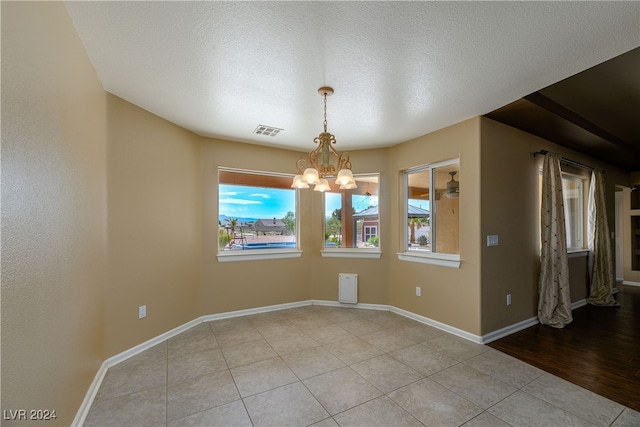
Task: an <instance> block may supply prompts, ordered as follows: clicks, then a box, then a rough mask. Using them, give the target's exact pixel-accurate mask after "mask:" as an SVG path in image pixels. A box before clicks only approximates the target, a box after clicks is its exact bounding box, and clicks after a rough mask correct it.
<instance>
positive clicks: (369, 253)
mask: <svg viewBox="0 0 640 427" xmlns="http://www.w3.org/2000/svg"><path fill="white" fill-rule="evenodd" d="M320 254H321V255H322V257H323V258H370V259H379V258H380V255H382V252H380V251H379V250H374V249H327V250H323V251H320Z"/></svg>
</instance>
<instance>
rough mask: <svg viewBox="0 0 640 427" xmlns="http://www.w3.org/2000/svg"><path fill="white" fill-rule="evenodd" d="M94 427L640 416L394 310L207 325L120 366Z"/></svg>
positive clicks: (470, 422)
mask: <svg viewBox="0 0 640 427" xmlns="http://www.w3.org/2000/svg"><path fill="white" fill-rule="evenodd" d="M84 425H85V426H197V425H199V426H308V425H314V426H337V425H339V426H422V425H427V426H461V425H464V426H465V427H472V426H509V425H511V426H616V427H621V426H639V425H640V413H638V412H636V411H633V410H631V409H628V408H625V407H624V406H621V405H619V404H617V403H615V402H612V401H611V400H608V399H605V398H603V397H601V396H598V395H596V394H594V393H592V392H590V391H587V390H585V389H582V388H580V387H577V386H575V385H573V384H571V383H568V382H566V381H564V380H562V379H559V378H557V377H554V376H552V375H549V374H547V373H545V372H543V371H541V370H539V369H537V368H534V367H532V366H530V365H527V364H525V363H523V362H520V361H518V360H516V359H514V358H512V357H510V356H507V355H505V354H503V353H500V352H498V351H496V350H494V349H492V348H489V347H487V346H483V345H479V344H475V343H472V342H470V341H467V340H465V339H462V338H459V337H456V336H454V335H451V334H448V333H446V332H443V331H441V330H438V329H436V328H432V327H430V326H427V325H424V324H421V323H419V322H416V321H413V320H410V319H407V318H404V317H402V316H399V315H396V314H394V313H390V312H388V311H376V310H366V309H357V308H342V307H327V306H317V305H314V306H305V307H299V308H293V309H288V310H281V311H274V312H269V313H264V314H257V315H252V316H244V317H236V318H231V319H224V320H218V321H214V322H208V323H202V324H200V325H198V326H195V327H193V328H191V329H189V330H188V331H185V332H183V333H181V334H180V335H178V336H176V337H174V338H171V339H169V340H168V341H165V342H163V343H161V344H159V345H156V346H155V347H153V348H151V349H148V350H146V351H145V352H143V353H141V354H138V355H136V356H134V357H132V358H130V359H128V360H126V361H124V362H122V363H120V364H119V365H117V366H114V367H112V368H110V369H109V370H108V372H107V374H106V376H105V378H104V381H103V382H102V385H101V387H100V390H99V392H98V394H97V396H96V399H95V401H94V402H93V406H92V407H91V410H90V412H89V414H88V416H87V419H86V421H85V424H84Z"/></svg>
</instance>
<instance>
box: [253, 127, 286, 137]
mask: <svg viewBox="0 0 640 427" xmlns="http://www.w3.org/2000/svg"><path fill="white" fill-rule="evenodd" d="M283 130H284V129H280V128H277V127H273V126H265V125H258V127H257V128H256V130H254V131H253V133H255V134H256V135H264V136H276V135H277V134H278V133H280V132H281V131H283Z"/></svg>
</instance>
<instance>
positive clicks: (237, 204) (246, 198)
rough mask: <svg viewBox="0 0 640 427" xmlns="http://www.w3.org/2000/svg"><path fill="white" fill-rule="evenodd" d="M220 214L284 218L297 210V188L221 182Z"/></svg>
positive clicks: (258, 217) (242, 216) (232, 216)
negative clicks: (289, 188)
mask: <svg viewBox="0 0 640 427" xmlns="http://www.w3.org/2000/svg"><path fill="white" fill-rule="evenodd" d="M219 191H220V193H219V195H218V206H219V210H220V211H219V215H220V216H221V217H222V216H227V217H229V218H245V219H261V218H262V219H265V218H273V217H276V218H278V219H281V218H284V217H285V216H286V215H287V212H294V213H295V211H296V194H295V190H284V189H277V188H263V187H249V186H244V185H228V184H220V186H219Z"/></svg>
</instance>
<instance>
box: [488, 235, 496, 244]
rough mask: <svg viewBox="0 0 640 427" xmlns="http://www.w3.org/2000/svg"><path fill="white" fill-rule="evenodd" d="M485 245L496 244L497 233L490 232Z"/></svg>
mask: <svg viewBox="0 0 640 427" xmlns="http://www.w3.org/2000/svg"><path fill="white" fill-rule="evenodd" d="M487 246H498V235H497V234H492V235H490V236H487Z"/></svg>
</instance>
